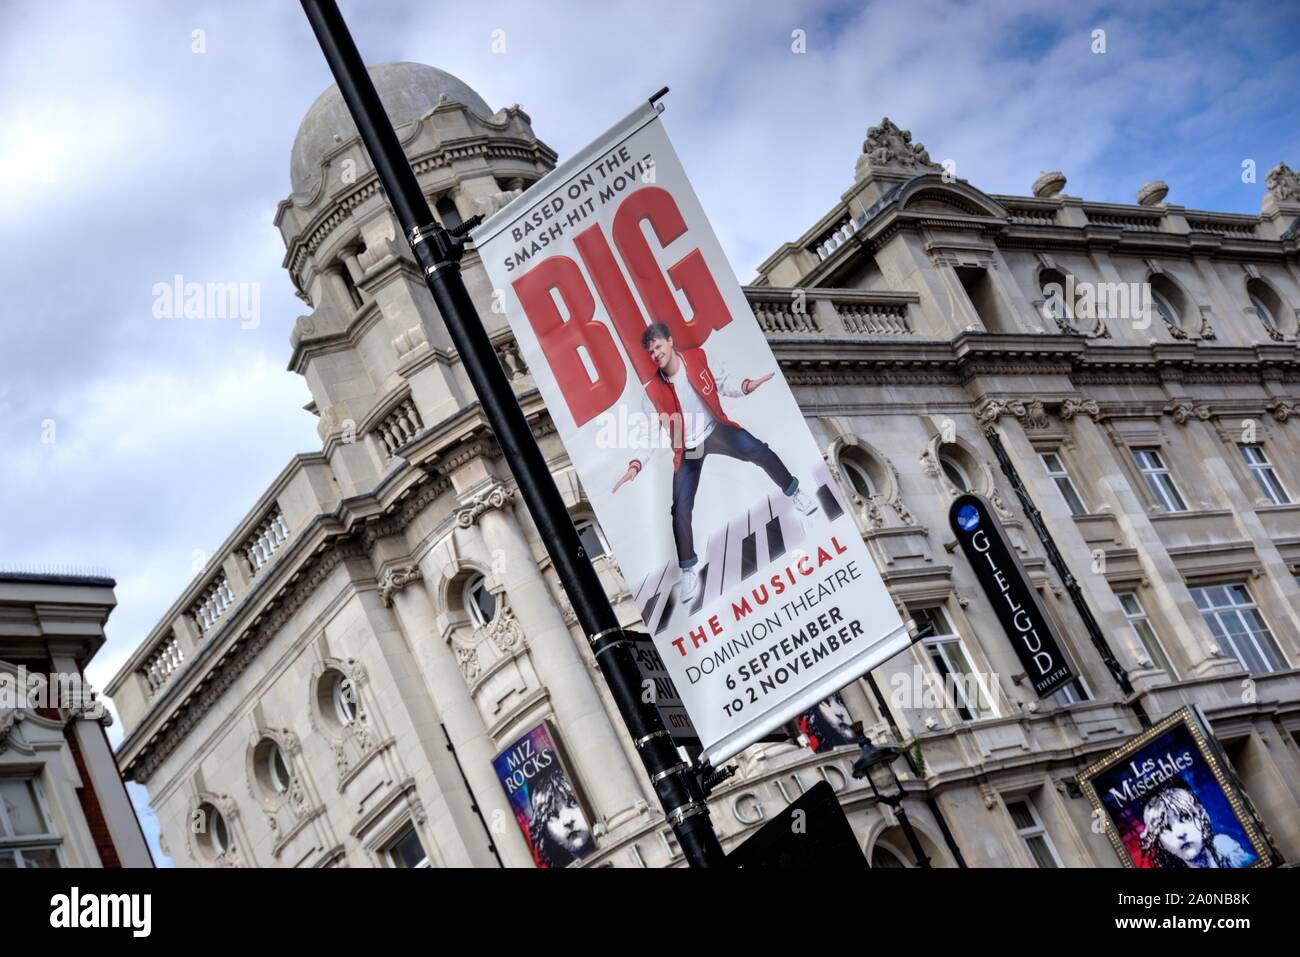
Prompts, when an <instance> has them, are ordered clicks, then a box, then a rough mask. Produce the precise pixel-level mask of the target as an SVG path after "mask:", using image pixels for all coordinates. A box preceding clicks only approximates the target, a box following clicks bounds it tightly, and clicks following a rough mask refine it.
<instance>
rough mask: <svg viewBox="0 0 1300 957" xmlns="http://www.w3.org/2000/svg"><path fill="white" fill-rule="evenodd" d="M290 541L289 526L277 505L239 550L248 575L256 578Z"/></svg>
mask: <svg viewBox="0 0 1300 957" xmlns="http://www.w3.org/2000/svg"><path fill="white" fill-rule="evenodd" d="M288 540H289V526H288V525H286V524H285V521H284V514H283V513H282V512H281V511H280V506H279V505H276V506H275V507H274V508H272V509H271V511H269V512H267V514H266V517H265V518H264V519H262V521H261V522H260V523H259V524H258V526H257V528H256V530H255V531H254V532H253V534H252V535H250V536H249V537H248V538H247V539H246V540H245V541H244V544H243V545H242V546H241V547H240V549H239V555H240V556H241V557H242V558H243V559H244V567H245V569H246V570H247V571H248V574H249V575H250V576H253V577H256V576H257V575H258V573H260V572H261V571H262V569H264V568H265V567H266V566H267V565H269V564H270V563H271V558H272V556H274V555H275V553H276V552H278V551H279V550H280V548H281V547H282V546H283V545H284V543H285V542H287V541H288Z"/></svg>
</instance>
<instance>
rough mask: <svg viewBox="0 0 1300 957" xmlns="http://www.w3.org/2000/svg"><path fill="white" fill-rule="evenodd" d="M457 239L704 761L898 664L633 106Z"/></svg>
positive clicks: (673, 165) (891, 611) (777, 400)
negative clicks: (505, 324) (532, 387)
mask: <svg viewBox="0 0 1300 957" xmlns="http://www.w3.org/2000/svg"><path fill="white" fill-rule="evenodd" d="M473 238H474V243H475V245H476V247H477V249H478V253H479V255H480V256H481V257H482V261H483V264H484V266H485V268H486V269H487V273H488V276H489V277H490V278H491V279H492V281H493V285H494V286H496V295H497V296H498V297H499V298H500V301H501V302H502V304H503V305H504V308H505V313H506V316H507V317H508V319H509V321H510V325H511V328H512V329H513V330H514V334H515V338H516V339H517V340H518V342H519V347H520V351H521V352H522V354H523V357H524V359H525V361H526V362H527V363H528V367H529V369H530V371H531V372H532V375H533V377H534V379H535V381H536V383H537V388H538V390H539V391H540V393H541V395H542V398H543V399H544V400H545V401H546V404H547V407H548V408H549V410H550V413H551V417H552V419H553V420H554V422H555V425H556V429H557V431H558V434H559V436H560V438H561V440H562V441H563V442H564V446H565V448H566V449H567V450H568V453H569V457H570V459H571V460H572V461H573V464H574V466H575V468H576V469H577V472H578V475H579V477H580V478H581V479H582V484H583V486H584V488H585V489H586V492H587V494H588V496H589V497H590V500H591V505H592V507H593V508H594V509H595V512H596V516H597V518H598V519H599V520H600V523H601V526H602V528H603V529H604V531H605V536H606V538H607V539H608V540H609V542H610V544H611V546H612V550H613V552H614V555H615V556H616V557H617V559H618V562H619V565H620V567H621V568H622V569H623V572H624V574H625V576H626V577H627V580H628V583H629V585H630V587H631V588H632V590H633V592H634V598H635V601H636V602H637V605H638V606H639V608H640V611H641V616H642V618H643V620H644V621H645V623H646V626H647V629H648V631H649V632H650V635H651V637H652V638H653V639H654V642H655V645H656V647H657V648H658V649H659V653H660V655H661V657H662V658H663V661H664V664H665V666H666V667H667V669H668V672H669V674H670V675H671V677H672V680H673V683H674V685H675V686H676V688H677V690H678V692H679V694H680V695H681V700H682V701H683V702H684V703H685V706H686V710H687V711H688V712H689V714H690V718H691V721H692V723H693V724H694V726H695V728H696V730H697V731H698V733H699V736H700V740H701V742H702V743H703V746H704V752H705V756H706V757H707V758H708V759H709V760H710V761H711V762H713V763H714V764H715V765H716V764H717V763H718V762H720V761H722V760H725V759H726V758H727V757H730V756H731V755H733V754H735V753H737V752H738V751H740V750H741V749H743V748H744V747H746V746H747V745H749V744H751V743H752V742H754V741H756V740H758V739H759V738H761V737H762V736H763V735H764V734H766V733H767V732H768V731H770V730H772V729H773V728H776V727H777V726H779V725H781V724H783V723H784V722H786V721H787V720H789V719H790V718H792V717H793V716H794V715H796V714H799V713H800V712H803V711H806V710H808V709H809V708H810V707H812V706H813V705H814V704H816V703H817V702H818V701H821V700H822V699H823V698H825V697H826V696H827V695H828V694H830V693H831V692H833V691H835V690H836V689H838V688H840V687H842V686H843V685H845V684H847V683H848V682H849V681H851V680H852V679H854V678H856V677H857V676H859V675H861V674H862V673H864V672H866V671H868V670H869V669H871V668H873V667H875V666H876V665H877V664H879V663H880V662H881V661H883V660H885V659H886V658H888V657H889V656H890V655H893V654H895V653H897V652H898V651H900V650H902V649H903V648H905V647H907V644H908V636H907V632H906V630H905V628H904V625H903V623H902V621H901V620H900V619H899V616H898V612H897V610H896V609H895V607H894V603H893V601H892V600H891V599H890V597H889V594H888V592H887V591H886V589H885V586H884V583H883V582H882V581H881V579H880V575H879V573H878V572H877V570H876V567H875V565H874V563H873V561H872V559H871V556H870V553H869V552H868V551H867V548H866V546H865V544H864V543H863V541H862V538H861V536H860V534H859V533H858V530H857V527H856V525H855V522H854V519H853V516H852V515H851V514H850V513H849V511H848V508H847V507H846V505H845V503H844V499H843V497H842V495H841V493H840V491H839V489H838V488H837V486H836V484H835V482H834V480H832V478H831V476H830V474H829V471H828V470H827V468H826V464H825V462H824V461H823V459H822V455H821V452H820V451H819V450H818V448H817V445H816V442H815V441H814V440H813V437H812V435H811V433H810V432H809V431H808V427H807V425H806V424H805V422H804V420H803V416H802V414H801V413H800V411H799V407H798V405H797V404H796V402H795V398H794V395H793V393H792V392H791V391H790V387H789V385H788V384H787V383H786V381H785V379H784V378H783V377H782V375H781V373H780V370H779V369H778V367H777V363H776V359H775V357H774V356H773V355H772V350H771V349H770V348H769V347H768V344H767V340H766V338H765V337H764V335H763V332H762V330H761V329H760V328H759V326H758V323H757V321H756V320H755V318H754V314H753V312H752V311H751V310H750V307H749V303H748V302H747V301H746V299H745V296H744V293H743V292H742V291H741V288H740V284H739V283H738V282H737V281H736V278H735V276H734V274H733V273H732V271H731V268H730V266H729V265H728V263H727V260H726V258H725V257H724V255H723V253H722V247H721V246H720V245H719V243H718V240H717V237H716V236H714V234H713V230H712V228H711V227H710V225H709V221H708V219H707V218H705V215H704V211H703V209H702V208H701V207H700V203H699V200H698V199H697V198H696V196H695V192H694V191H693V190H692V189H691V185H690V183H689V181H688V180H687V178H686V174H685V172H684V171H683V170H682V167H681V164H680V162H679V161H678V159H677V155H676V153H675V152H674V151H673V148H672V145H671V144H670V143H669V141H668V137H667V134H666V133H665V131H664V128H663V125H662V124H661V123H660V121H659V113H658V110H657V109H656V108H655V107H654V106H652V105H651V104H646V105H645V106H643V107H641V108H640V109H638V110H636V111H635V112H633V113H632V114H631V115H629V116H628V117H627V118H626V119H624V120H623V121H622V122H621V123H619V124H618V125H617V126H615V127H614V128H613V129H611V130H610V131H609V132H608V133H606V134H605V135H604V136H602V137H601V138H600V139H599V140H597V141H596V142H595V143H593V144H591V145H590V146H588V147H587V148H586V149H584V150H582V151H581V152H580V153H579V154H578V155H577V156H575V157H574V158H573V159H572V160H570V161H569V162H567V163H565V164H564V165H562V166H560V167H559V168H558V169H556V170H554V171H553V172H551V173H550V174H548V175H547V176H546V177H545V178H543V179H542V180H541V181H539V182H538V183H536V184H534V185H533V186H532V187H531V188H530V189H529V190H528V192H526V193H524V194H523V195H521V196H519V197H518V198H516V199H515V200H514V201H513V202H511V203H510V204H509V205H508V206H506V207H505V208H504V209H503V210H501V211H500V212H499V213H497V215H495V216H494V217H493V218H492V219H491V220H489V221H488V222H486V223H484V224H483V225H482V226H480V227H479V228H478V229H476V230H475V231H474V233H473Z"/></svg>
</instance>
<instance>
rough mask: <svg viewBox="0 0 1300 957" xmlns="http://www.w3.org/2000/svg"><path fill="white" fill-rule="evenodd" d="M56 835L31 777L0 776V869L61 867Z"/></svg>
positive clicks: (37, 785) (39, 788)
mask: <svg viewBox="0 0 1300 957" xmlns="http://www.w3.org/2000/svg"><path fill="white" fill-rule="evenodd" d="M59 844H60V840H59V835H58V834H56V833H55V831H54V826H53V825H52V824H51V823H50V814H49V809H48V808H46V806H45V796H44V795H43V794H42V793H41V786H40V783H39V782H37V780H36V779H35V778H32V777H26V778H0V869H4V868H18V867H24V868H26V867H62V866H63V861H62V856H61V853H60V851H59Z"/></svg>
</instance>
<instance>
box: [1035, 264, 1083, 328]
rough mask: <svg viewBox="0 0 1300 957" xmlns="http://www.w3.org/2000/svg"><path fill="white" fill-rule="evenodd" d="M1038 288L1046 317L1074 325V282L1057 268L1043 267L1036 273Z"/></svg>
mask: <svg viewBox="0 0 1300 957" xmlns="http://www.w3.org/2000/svg"><path fill="white" fill-rule="evenodd" d="M1038 288H1039V289H1040V290H1041V291H1042V294H1043V312H1044V313H1045V314H1046V318H1049V319H1055V320H1056V321H1057V322H1063V323H1065V324H1066V325H1067V326H1073V325H1074V298H1075V296H1074V284H1073V283H1071V282H1069V281H1067V279H1066V276H1065V273H1063V272H1061V271H1060V270H1059V269H1044V270H1043V271H1042V272H1040V273H1039V274H1038Z"/></svg>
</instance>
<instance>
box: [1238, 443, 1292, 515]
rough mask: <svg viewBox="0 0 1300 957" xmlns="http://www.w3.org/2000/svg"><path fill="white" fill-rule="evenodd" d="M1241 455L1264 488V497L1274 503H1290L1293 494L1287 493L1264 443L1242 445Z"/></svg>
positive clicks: (1260, 485)
mask: <svg viewBox="0 0 1300 957" xmlns="http://www.w3.org/2000/svg"><path fill="white" fill-rule="evenodd" d="M1241 457H1242V458H1243V459H1245V460H1246V467H1247V468H1249V469H1250V471H1251V474H1253V475H1254V476H1255V481H1256V482H1258V483H1259V487H1260V488H1261V489H1263V490H1264V497H1265V498H1267V499H1268V500H1269V501H1270V502H1272V503H1273V504H1274V505H1289V504H1290V502H1291V496H1290V495H1288V494H1287V493H1286V488H1285V487H1283V485H1282V480H1281V479H1279V478H1278V477H1277V473H1276V472H1274V471H1273V463H1272V462H1270V461H1269V460H1268V456H1267V455H1265V454H1264V447H1263V446H1262V445H1243V446H1241Z"/></svg>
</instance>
